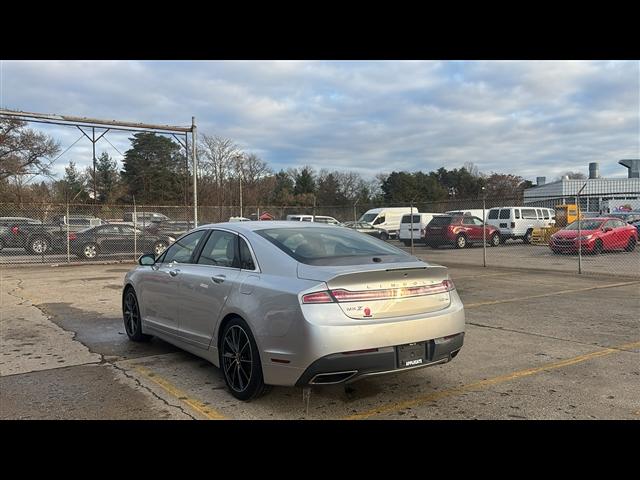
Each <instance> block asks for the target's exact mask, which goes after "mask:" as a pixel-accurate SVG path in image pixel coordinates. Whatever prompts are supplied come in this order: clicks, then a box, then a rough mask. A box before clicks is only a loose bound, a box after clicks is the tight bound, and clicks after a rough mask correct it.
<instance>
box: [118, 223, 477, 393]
mask: <svg viewBox="0 0 640 480" xmlns="http://www.w3.org/2000/svg"><path fill="white" fill-rule="evenodd" d="M139 263H140V266H138V267H136V268H135V269H133V270H131V271H130V272H129V273H127V275H126V277H125V281H124V290H123V295H122V305H123V314H124V323H125V328H126V332H127V335H128V336H129V338H130V339H131V340H134V341H142V340H145V339H148V338H149V337H150V336H151V335H155V336H157V337H159V338H161V339H163V340H165V341H167V342H170V343H172V344H174V345H176V346H178V347H180V348H182V349H184V350H187V351H189V352H191V353H193V354H195V355H198V356H200V357H202V358H205V359H207V360H209V361H211V362H212V363H213V364H214V365H216V366H218V367H220V369H221V370H222V372H223V374H224V378H225V381H226V383H227V386H228V387H229V389H230V391H231V393H232V394H233V395H234V396H235V397H237V398H239V399H241V400H249V399H251V398H253V397H257V396H258V395H260V394H262V393H264V392H265V391H266V388H267V386H269V385H286V386H294V385H295V386H303V387H304V386H308V385H324V384H337V383H342V382H353V381H355V380H357V379H360V378H363V377H366V376H370V375H378V374H382V373H391V372H398V371H405V370H412V369H416V368H421V367H425V366H428V365H435V364H439V363H444V362H448V361H450V360H451V359H452V358H454V357H455V356H456V355H457V354H458V352H459V350H460V348H462V343H463V338H464V330H465V319H464V309H463V306H462V303H461V301H460V298H459V297H458V294H457V292H456V290H455V287H454V285H453V282H452V281H451V279H450V278H449V276H448V274H447V269H446V268H445V267H442V266H437V265H429V264H427V263H425V262H423V261H420V260H418V259H417V258H415V257H412V256H411V255H409V254H408V253H406V252H404V251H402V250H400V249H398V248H396V247H393V246H391V245H389V244H387V243H385V242H383V241H381V240H377V239H375V238H372V237H370V236H368V235H362V234H360V233H357V232H355V231H353V230H350V229H347V228H341V227H334V226H328V225H319V224H317V223H311V222H310V223H305V222H300V223H299V224H296V225H294V224H292V223H291V222H277V221H273V222H233V223H220V224H212V225H205V226H202V227H199V228H197V229H195V230H193V231H191V232H189V233H188V234H186V235H183V236H182V237H181V238H179V239H178V240H177V241H176V242H175V243H174V244H173V245H172V246H170V247H169V248H168V249H167V250H166V251H165V252H164V253H163V254H162V255H160V256H159V257H158V258H154V256H153V255H152V254H149V255H143V256H142V257H140V260H139Z"/></svg>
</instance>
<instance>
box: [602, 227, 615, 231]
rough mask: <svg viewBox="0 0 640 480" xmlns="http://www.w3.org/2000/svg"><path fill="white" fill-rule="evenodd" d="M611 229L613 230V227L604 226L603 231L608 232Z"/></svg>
mask: <svg viewBox="0 0 640 480" xmlns="http://www.w3.org/2000/svg"><path fill="white" fill-rule="evenodd" d="M611 230H613V228H611V227H604V230H603V232H610V231H611Z"/></svg>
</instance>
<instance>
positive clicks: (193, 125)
mask: <svg viewBox="0 0 640 480" xmlns="http://www.w3.org/2000/svg"><path fill="white" fill-rule="evenodd" d="M197 144H198V134H197V127H196V117H191V151H192V153H191V156H192V157H193V226H194V228H198V154H197V148H196V145H197Z"/></svg>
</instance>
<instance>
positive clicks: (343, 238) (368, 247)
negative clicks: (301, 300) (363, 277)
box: [256, 227, 411, 265]
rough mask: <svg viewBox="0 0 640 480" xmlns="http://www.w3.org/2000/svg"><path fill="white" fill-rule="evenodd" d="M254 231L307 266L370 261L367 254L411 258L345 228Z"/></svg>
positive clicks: (378, 241)
mask: <svg viewBox="0 0 640 480" xmlns="http://www.w3.org/2000/svg"><path fill="white" fill-rule="evenodd" d="M256 233H257V234H258V235H260V236H261V237H263V238H265V239H266V240H268V241H269V242H271V243H273V244H274V245H275V246H276V247H278V248H279V249H280V250H282V251H283V252H285V253H286V254H287V255H289V256H290V257H292V258H294V259H295V260H297V261H298V262H301V263H306V264H309V265H340V264H345V263H346V264H350V265H353V264H356V265H357V264H365V263H366V264H369V263H371V257H381V256H386V257H389V256H396V257H402V261H407V260H408V257H411V256H410V255H409V254H407V253H405V252H404V251H402V250H400V249H398V248H395V247H393V246H391V245H389V244H387V243H385V242H383V241H381V240H377V239H375V238H373V237H371V236H369V235H363V234H361V233H358V232H355V231H353V230H349V229H346V228H345V229H343V228H337V227H336V228H314V227H310V228H268V229H265V230H257V231H256ZM345 260H346V261H345Z"/></svg>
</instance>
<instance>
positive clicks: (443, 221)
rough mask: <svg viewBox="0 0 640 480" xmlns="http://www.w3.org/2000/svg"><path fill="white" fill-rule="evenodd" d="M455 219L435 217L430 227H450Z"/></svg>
mask: <svg viewBox="0 0 640 480" xmlns="http://www.w3.org/2000/svg"><path fill="white" fill-rule="evenodd" d="M451 220H453V217H433V218H432V219H431V221H430V222H429V226H430V227H443V226H445V225H450V224H451Z"/></svg>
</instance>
